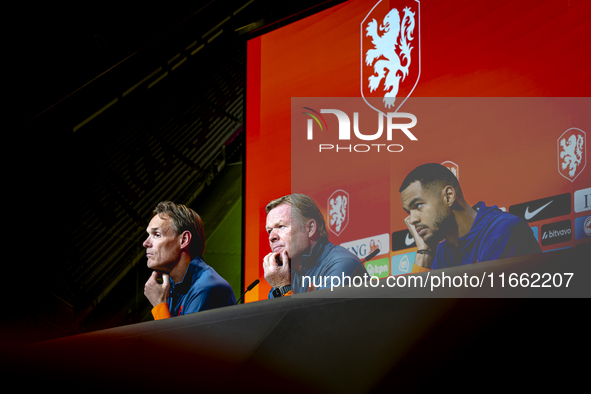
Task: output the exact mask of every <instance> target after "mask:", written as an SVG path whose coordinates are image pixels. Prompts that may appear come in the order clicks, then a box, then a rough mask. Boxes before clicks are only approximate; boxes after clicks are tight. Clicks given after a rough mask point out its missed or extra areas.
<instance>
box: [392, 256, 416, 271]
mask: <svg viewBox="0 0 591 394" xmlns="http://www.w3.org/2000/svg"><path fill="white" fill-rule="evenodd" d="M416 255H417V254H416V253H415V252H410V253H402V254H399V255H396V256H392V270H391V271H392V276H396V275H402V274H408V273H410V272H411V271H412V266H413V264H414V263H415V257H416Z"/></svg>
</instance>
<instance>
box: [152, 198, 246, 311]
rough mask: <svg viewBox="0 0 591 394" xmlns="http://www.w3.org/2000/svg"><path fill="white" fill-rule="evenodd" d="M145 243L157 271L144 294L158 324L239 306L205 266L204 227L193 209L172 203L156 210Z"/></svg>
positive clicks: (220, 278)
mask: <svg viewBox="0 0 591 394" xmlns="http://www.w3.org/2000/svg"><path fill="white" fill-rule="evenodd" d="M153 215H154V216H153V218H152V220H151V221H150V224H149V225H148V228H147V229H146V231H147V232H148V238H146V240H145V241H144V244H143V245H144V247H145V248H146V256H147V257H148V267H149V268H151V269H153V270H154V272H152V276H150V279H148V281H147V282H146V285H145V287H144V294H145V295H146V297H147V298H148V300H149V301H150V303H151V304H152V306H153V307H154V308H153V309H152V315H153V316H154V319H155V320H160V319H166V318H169V317H171V316H180V315H187V314H189V313H195V312H199V311H204V310H207V309H213V308H219V307H222V306H227V305H234V304H235V303H236V297H235V296H234V292H233V291H232V287H231V286H230V284H229V283H228V282H227V281H226V280H225V279H224V278H222V277H221V276H220V275H219V274H218V273H217V272H215V270H214V269H213V268H211V267H210V266H208V265H207V264H205V262H204V261H203V251H204V249H205V237H204V233H203V223H202V222H201V218H200V217H199V215H198V214H197V213H196V212H195V211H193V210H192V209H190V208H188V207H186V206H184V205H182V204H174V203H172V202H170V201H163V202H161V203H159V204H158V205H157V206H156V209H155V210H154V212H153Z"/></svg>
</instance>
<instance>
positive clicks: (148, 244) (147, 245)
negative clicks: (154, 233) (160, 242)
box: [143, 237, 150, 249]
mask: <svg viewBox="0 0 591 394" xmlns="http://www.w3.org/2000/svg"><path fill="white" fill-rule="evenodd" d="M149 241H150V237H148V238H146V240H145V241H144V243H143V245H144V248H146V249H147V248H149V247H150V242H149Z"/></svg>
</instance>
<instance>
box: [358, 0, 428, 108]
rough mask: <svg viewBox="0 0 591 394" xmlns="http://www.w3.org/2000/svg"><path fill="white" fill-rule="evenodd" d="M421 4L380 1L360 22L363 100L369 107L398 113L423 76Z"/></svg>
mask: <svg viewBox="0 0 591 394" xmlns="http://www.w3.org/2000/svg"><path fill="white" fill-rule="evenodd" d="M419 32H420V2H419V1H418V0H398V1H378V2H377V3H376V4H375V5H374V6H373V8H372V9H371V10H370V11H369V13H368V14H367V15H366V16H365V18H364V19H363V21H362V22H361V96H362V97H363V98H364V100H365V99H366V98H370V97H380V98H383V100H382V103H381V105H378V102H374V101H373V100H372V101H371V103H370V102H368V100H365V102H366V103H367V105H369V106H370V107H371V108H373V109H375V110H376V111H378V112H382V113H384V112H386V111H394V112H397V111H398V110H399V109H400V106H401V105H402V104H403V103H404V102H405V101H406V100H407V99H408V97H410V95H411V93H412V92H413V90H414V89H415V87H416V86H417V83H418V82H419V77H420V74H421V50H420V36H419Z"/></svg>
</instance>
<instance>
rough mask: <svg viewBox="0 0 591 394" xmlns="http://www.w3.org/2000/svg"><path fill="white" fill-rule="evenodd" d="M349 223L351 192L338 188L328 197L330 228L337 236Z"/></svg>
mask: <svg viewBox="0 0 591 394" xmlns="http://www.w3.org/2000/svg"><path fill="white" fill-rule="evenodd" d="M347 224H349V193H347V192H346V191H344V190H337V191H335V192H334V193H332V195H331V196H330V197H329V198H328V229H329V230H330V231H331V232H333V233H334V234H336V235H337V236H339V235H341V233H342V232H343V231H344V230H345V228H346V227H347Z"/></svg>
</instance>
